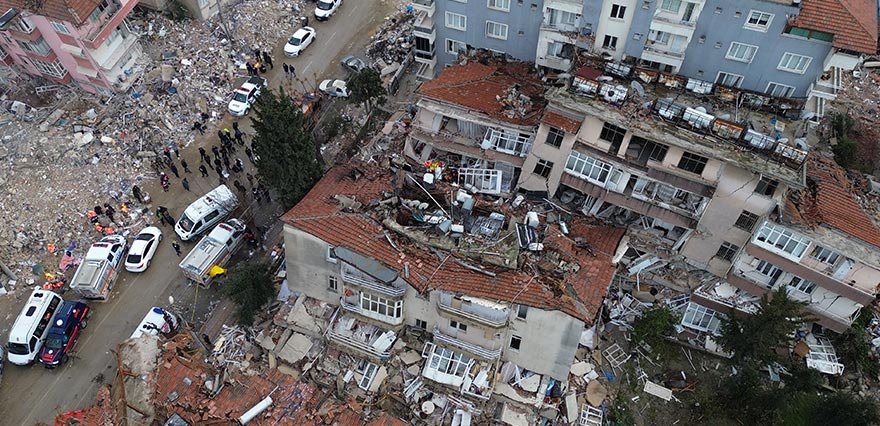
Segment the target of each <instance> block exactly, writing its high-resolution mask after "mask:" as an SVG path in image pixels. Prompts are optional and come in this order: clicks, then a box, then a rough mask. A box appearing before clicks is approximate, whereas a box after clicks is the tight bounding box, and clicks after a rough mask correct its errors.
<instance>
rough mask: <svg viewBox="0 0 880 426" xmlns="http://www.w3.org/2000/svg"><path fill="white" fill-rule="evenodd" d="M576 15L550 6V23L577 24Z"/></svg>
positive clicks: (553, 24) (554, 24) (552, 24)
mask: <svg viewBox="0 0 880 426" xmlns="http://www.w3.org/2000/svg"><path fill="white" fill-rule="evenodd" d="M577 19H578V15H577V14H575V13H571V12H565V11H562V10H559V9H553V8H550V25H551V26H556V25H575V24H577Z"/></svg>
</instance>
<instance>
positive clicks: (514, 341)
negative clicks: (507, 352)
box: [510, 336, 522, 351]
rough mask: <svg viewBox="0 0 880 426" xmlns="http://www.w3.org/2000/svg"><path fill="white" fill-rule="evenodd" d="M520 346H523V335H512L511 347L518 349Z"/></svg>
mask: <svg viewBox="0 0 880 426" xmlns="http://www.w3.org/2000/svg"><path fill="white" fill-rule="evenodd" d="M520 346H522V337H519V336H510V349H512V350H514V351H518V350H519V348H520Z"/></svg>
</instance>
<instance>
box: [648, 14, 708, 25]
mask: <svg viewBox="0 0 880 426" xmlns="http://www.w3.org/2000/svg"><path fill="white" fill-rule="evenodd" d="M654 20H655V21H660V22H666V23H667V24H672V25H680V26H683V27H688V28H694V27H695V26H696V25H697V23H696V22H693V21H682V20H681V19H675V18H667V17H665V16H658V15H655V16H654Z"/></svg>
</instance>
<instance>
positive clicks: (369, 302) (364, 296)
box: [358, 291, 403, 319]
mask: <svg viewBox="0 0 880 426" xmlns="http://www.w3.org/2000/svg"><path fill="white" fill-rule="evenodd" d="M358 302H359V305H360V307H361V309H363V310H365V311H368V312H371V313H374V314H377V315H382V316H384V317H388V318H394V319H400V318H403V300H394V299H389V298H387V297H383V296H379V295H377V294H373V293H367V292H363V291H362V292H360V300H359V301H358ZM365 305H366V306H365ZM374 306H375V308H376V309H372V308H373V307H374ZM380 307H384V308H385V309H384V310H385V312H384V313H383V312H382V309H380Z"/></svg>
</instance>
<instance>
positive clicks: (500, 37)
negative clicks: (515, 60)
mask: <svg viewBox="0 0 880 426" xmlns="http://www.w3.org/2000/svg"><path fill="white" fill-rule="evenodd" d="M493 26H494V27H495V28H496V29H504V34H503V35H500V34H495V33H493V32H491V31H490V30H489V29H490V28H492V27H493ZM509 34H510V27H509V26H508V25H507V24H504V23H501V22H497V21H492V20H488V19H487V20H486V37H488V38H494V39H497V40H507V36H508V35H509Z"/></svg>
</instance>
